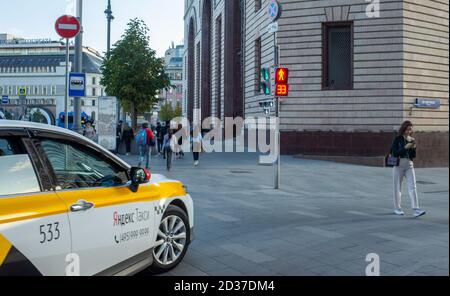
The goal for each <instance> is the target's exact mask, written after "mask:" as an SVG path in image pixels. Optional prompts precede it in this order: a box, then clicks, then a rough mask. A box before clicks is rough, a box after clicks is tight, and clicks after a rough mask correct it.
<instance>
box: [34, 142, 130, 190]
mask: <svg viewBox="0 0 450 296" xmlns="http://www.w3.org/2000/svg"><path fill="white" fill-rule="evenodd" d="M41 144H42V148H43V149H44V151H45V153H46V154H47V158H48V159H49V161H50V163H51V165H52V167H53V171H54V172H55V175H56V178H57V182H58V188H57V189H60V190H65V189H78V188H96V187H114V186H121V185H124V184H126V183H127V182H128V177H127V173H126V171H124V170H122V169H120V168H117V167H116V166H115V165H114V164H111V163H109V162H108V161H106V160H104V159H103V158H102V157H100V156H99V155H97V154H96V153H93V152H92V151H89V150H87V149H85V148H82V147H81V146H78V145H77V146H75V145H73V144H70V143H67V142H61V141H55V140H47V139H46V140H42V141H41Z"/></svg>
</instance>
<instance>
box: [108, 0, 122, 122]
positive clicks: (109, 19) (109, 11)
mask: <svg viewBox="0 0 450 296" xmlns="http://www.w3.org/2000/svg"><path fill="white" fill-rule="evenodd" d="M105 15H106V21H107V35H106V36H107V37H106V39H107V40H106V55H107V56H109V53H110V51H111V22H112V21H113V20H114V16H113V12H112V9H111V0H108V5H107V7H106V10H105ZM119 121H120V103H119V100H117V122H119Z"/></svg>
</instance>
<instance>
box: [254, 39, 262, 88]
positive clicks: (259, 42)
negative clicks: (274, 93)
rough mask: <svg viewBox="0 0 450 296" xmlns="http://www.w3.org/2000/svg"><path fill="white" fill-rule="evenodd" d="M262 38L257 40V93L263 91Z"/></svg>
mask: <svg viewBox="0 0 450 296" xmlns="http://www.w3.org/2000/svg"><path fill="white" fill-rule="evenodd" d="M261 64H262V63H261V38H258V39H256V40H255V95H259V94H260V93H261V84H260V81H261Z"/></svg>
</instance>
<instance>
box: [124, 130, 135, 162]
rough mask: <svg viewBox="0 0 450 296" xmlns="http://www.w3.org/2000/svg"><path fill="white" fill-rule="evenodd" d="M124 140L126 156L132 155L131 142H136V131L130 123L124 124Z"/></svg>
mask: <svg viewBox="0 0 450 296" xmlns="http://www.w3.org/2000/svg"><path fill="white" fill-rule="evenodd" d="M122 140H123V142H124V143H125V147H126V155H130V153H131V141H133V140H134V131H133V129H132V128H131V127H130V125H129V124H128V123H124V124H123V129H122Z"/></svg>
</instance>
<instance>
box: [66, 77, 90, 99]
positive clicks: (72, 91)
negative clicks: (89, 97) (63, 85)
mask: <svg viewBox="0 0 450 296" xmlns="http://www.w3.org/2000/svg"><path fill="white" fill-rule="evenodd" d="M85 96H86V74H85V73H70V75H69V97H85Z"/></svg>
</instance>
